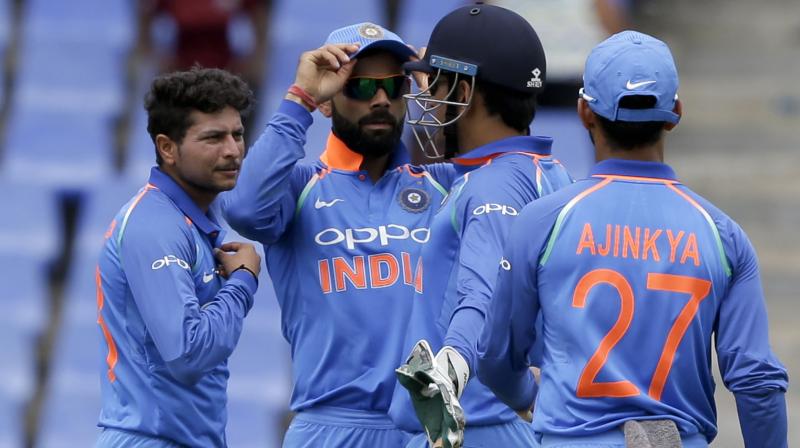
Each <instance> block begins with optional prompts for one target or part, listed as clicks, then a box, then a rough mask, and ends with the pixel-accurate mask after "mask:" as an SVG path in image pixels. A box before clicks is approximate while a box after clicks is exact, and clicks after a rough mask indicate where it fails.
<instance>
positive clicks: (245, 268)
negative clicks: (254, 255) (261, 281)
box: [231, 264, 258, 284]
mask: <svg viewBox="0 0 800 448" xmlns="http://www.w3.org/2000/svg"><path fill="white" fill-rule="evenodd" d="M242 269H244V270H245V271H247V272H249V273H250V274H252V275H253V278H255V279H256V284H258V276H257V275H256V273H255V272H253V270H252V269H250V268H248V267H247V266H245V265H244V264H243V265H241V266H239V267H238V268H236V269H234V270H233V271H231V275H233V273H234V272H236V271H239V270H242Z"/></svg>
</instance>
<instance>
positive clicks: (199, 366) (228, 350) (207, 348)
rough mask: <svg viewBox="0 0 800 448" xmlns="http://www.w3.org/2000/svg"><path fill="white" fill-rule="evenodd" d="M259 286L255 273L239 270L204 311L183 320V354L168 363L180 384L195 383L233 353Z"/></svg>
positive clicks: (190, 311) (195, 311) (198, 311)
mask: <svg viewBox="0 0 800 448" xmlns="http://www.w3.org/2000/svg"><path fill="white" fill-rule="evenodd" d="M256 288H257V284H256V280H255V278H253V276H252V274H250V273H248V272H246V271H243V270H242V271H237V272H235V273H233V275H231V277H230V279H229V280H228V282H227V283H226V284H225V286H224V287H222V289H220V290H219V292H218V293H217V296H216V297H215V298H214V300H213V301H211V302H209V303H208V304H206V305H205V306H204V307H203V308H202V309H197V308H194V309H190V310H188V312H187V315H185V316H184V318H183V326H184V328H183V338H184V344H183V348H184V349H183V353H182V354H181V356H179V357H178V358H176V359H173V360H170V361H168V362H167V366H168V367H169V370H170V372H171V373H172V375H173V376H174V377H175V379H177V380H178V381H180V382H182V383H185V384H194V383H196V382H197V381H199V380H200V378H202V376H203V375H204V374H205V373H206V372H208V371H210V370H211V369H213V368H215V367H216V366H218V365H219V364H220V363H222V362H223V361H225V360H226V359H228V357H230V355H231V354H232V353H233V350H234V348H235V347H236V344H237V343H238V342H239V336H240V335H241V332H242V325H243V321H244V318H245V316H246V315H247V313H248V311H250V308H252V306H253V295H254V294H255V292H256Z"/></svg>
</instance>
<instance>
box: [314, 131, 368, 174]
mask: <svg viewBox="0 0 800 448" xmlns="http://www.w3.org/2000/svg"><path fill="white" fill-rule="evenodd" d="M320 160H322V162H323V163H324V164H325V165H327V166H328V168H331V169H335V170H344V171H358V170H360V169H361V162H362V161H363V160H364V157H363V156H362V155H361V154H359V153H357V152H355V151H353V150H351V149H350V148H348V147H347V145H346V144H345V143H344V142H343V141H342V140H341V139H339V137H337V136H335V135H333V132H331V133H330V134H328V142H327V144H326V145H325V151H324V152H323V153H322V155H321V156H320Z"/></svg>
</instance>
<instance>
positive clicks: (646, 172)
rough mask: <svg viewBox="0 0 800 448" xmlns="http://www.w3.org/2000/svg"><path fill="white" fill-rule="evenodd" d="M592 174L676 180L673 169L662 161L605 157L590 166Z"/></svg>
mask: <svg viewBox="0 0 800 448" xmlns="http://www.w3.org/2000/svg"><path fill="white" fill-rule="evenodd" d="M589 174H590V175H592V176H604V175H605V176H628V177H647V178H653V179H665V180H678V178H677V176H676V175H675V171H673V170H672V168H671V167H670V166H669V165H667V164H664V163H660V162H645V161H641V160H624V159H606V160H603V161H600V162H597V164H596V165H595V166H594V167H592V169H591V171H590V173H589Z"/></svg>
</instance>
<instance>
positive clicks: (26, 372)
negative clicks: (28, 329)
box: [0, 325, 36, 447]
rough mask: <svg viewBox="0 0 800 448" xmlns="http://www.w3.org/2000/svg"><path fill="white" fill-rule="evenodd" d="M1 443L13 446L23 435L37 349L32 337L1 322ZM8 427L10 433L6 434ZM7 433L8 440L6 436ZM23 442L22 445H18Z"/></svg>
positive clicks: (34, 378)
mask: <svg viewBox="0 0 800 448" xmlns="http://www.w3.org/2000/svg"><path fill="white" fill-rule="evenodd" d="M0 338H1V340H2V341H3V343H2V344H0V356H3V357H4V359H7V360H9V361H7V362H4V363H2V364H0V378H2V379H3V381H0V417H2V418H0V420H2V423H0V447H3V446H11V445H10V443H13V440H15V439H16V440H19V439H20V438H21V436H22V429H23V421H24V410H25V406H26V405H27V402H28V401H29V400H30V399H31V397H32V396H33V392H34V387H35V381H36V375H35V369H34V366H35V364H34V363H35V360H36V356H35V350H33V346H34V345H33V343H32V342H33V340H32V339H31V338H30V337H28V335H25V334H23V332H21V331H20V330H19V329H18V328H14V327H13V326H11V325H0ZM6 431H8V434H6ZM6 436H7V440H4V439H5V438H6ZM17 446H21V445H17Z"/></svg>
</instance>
